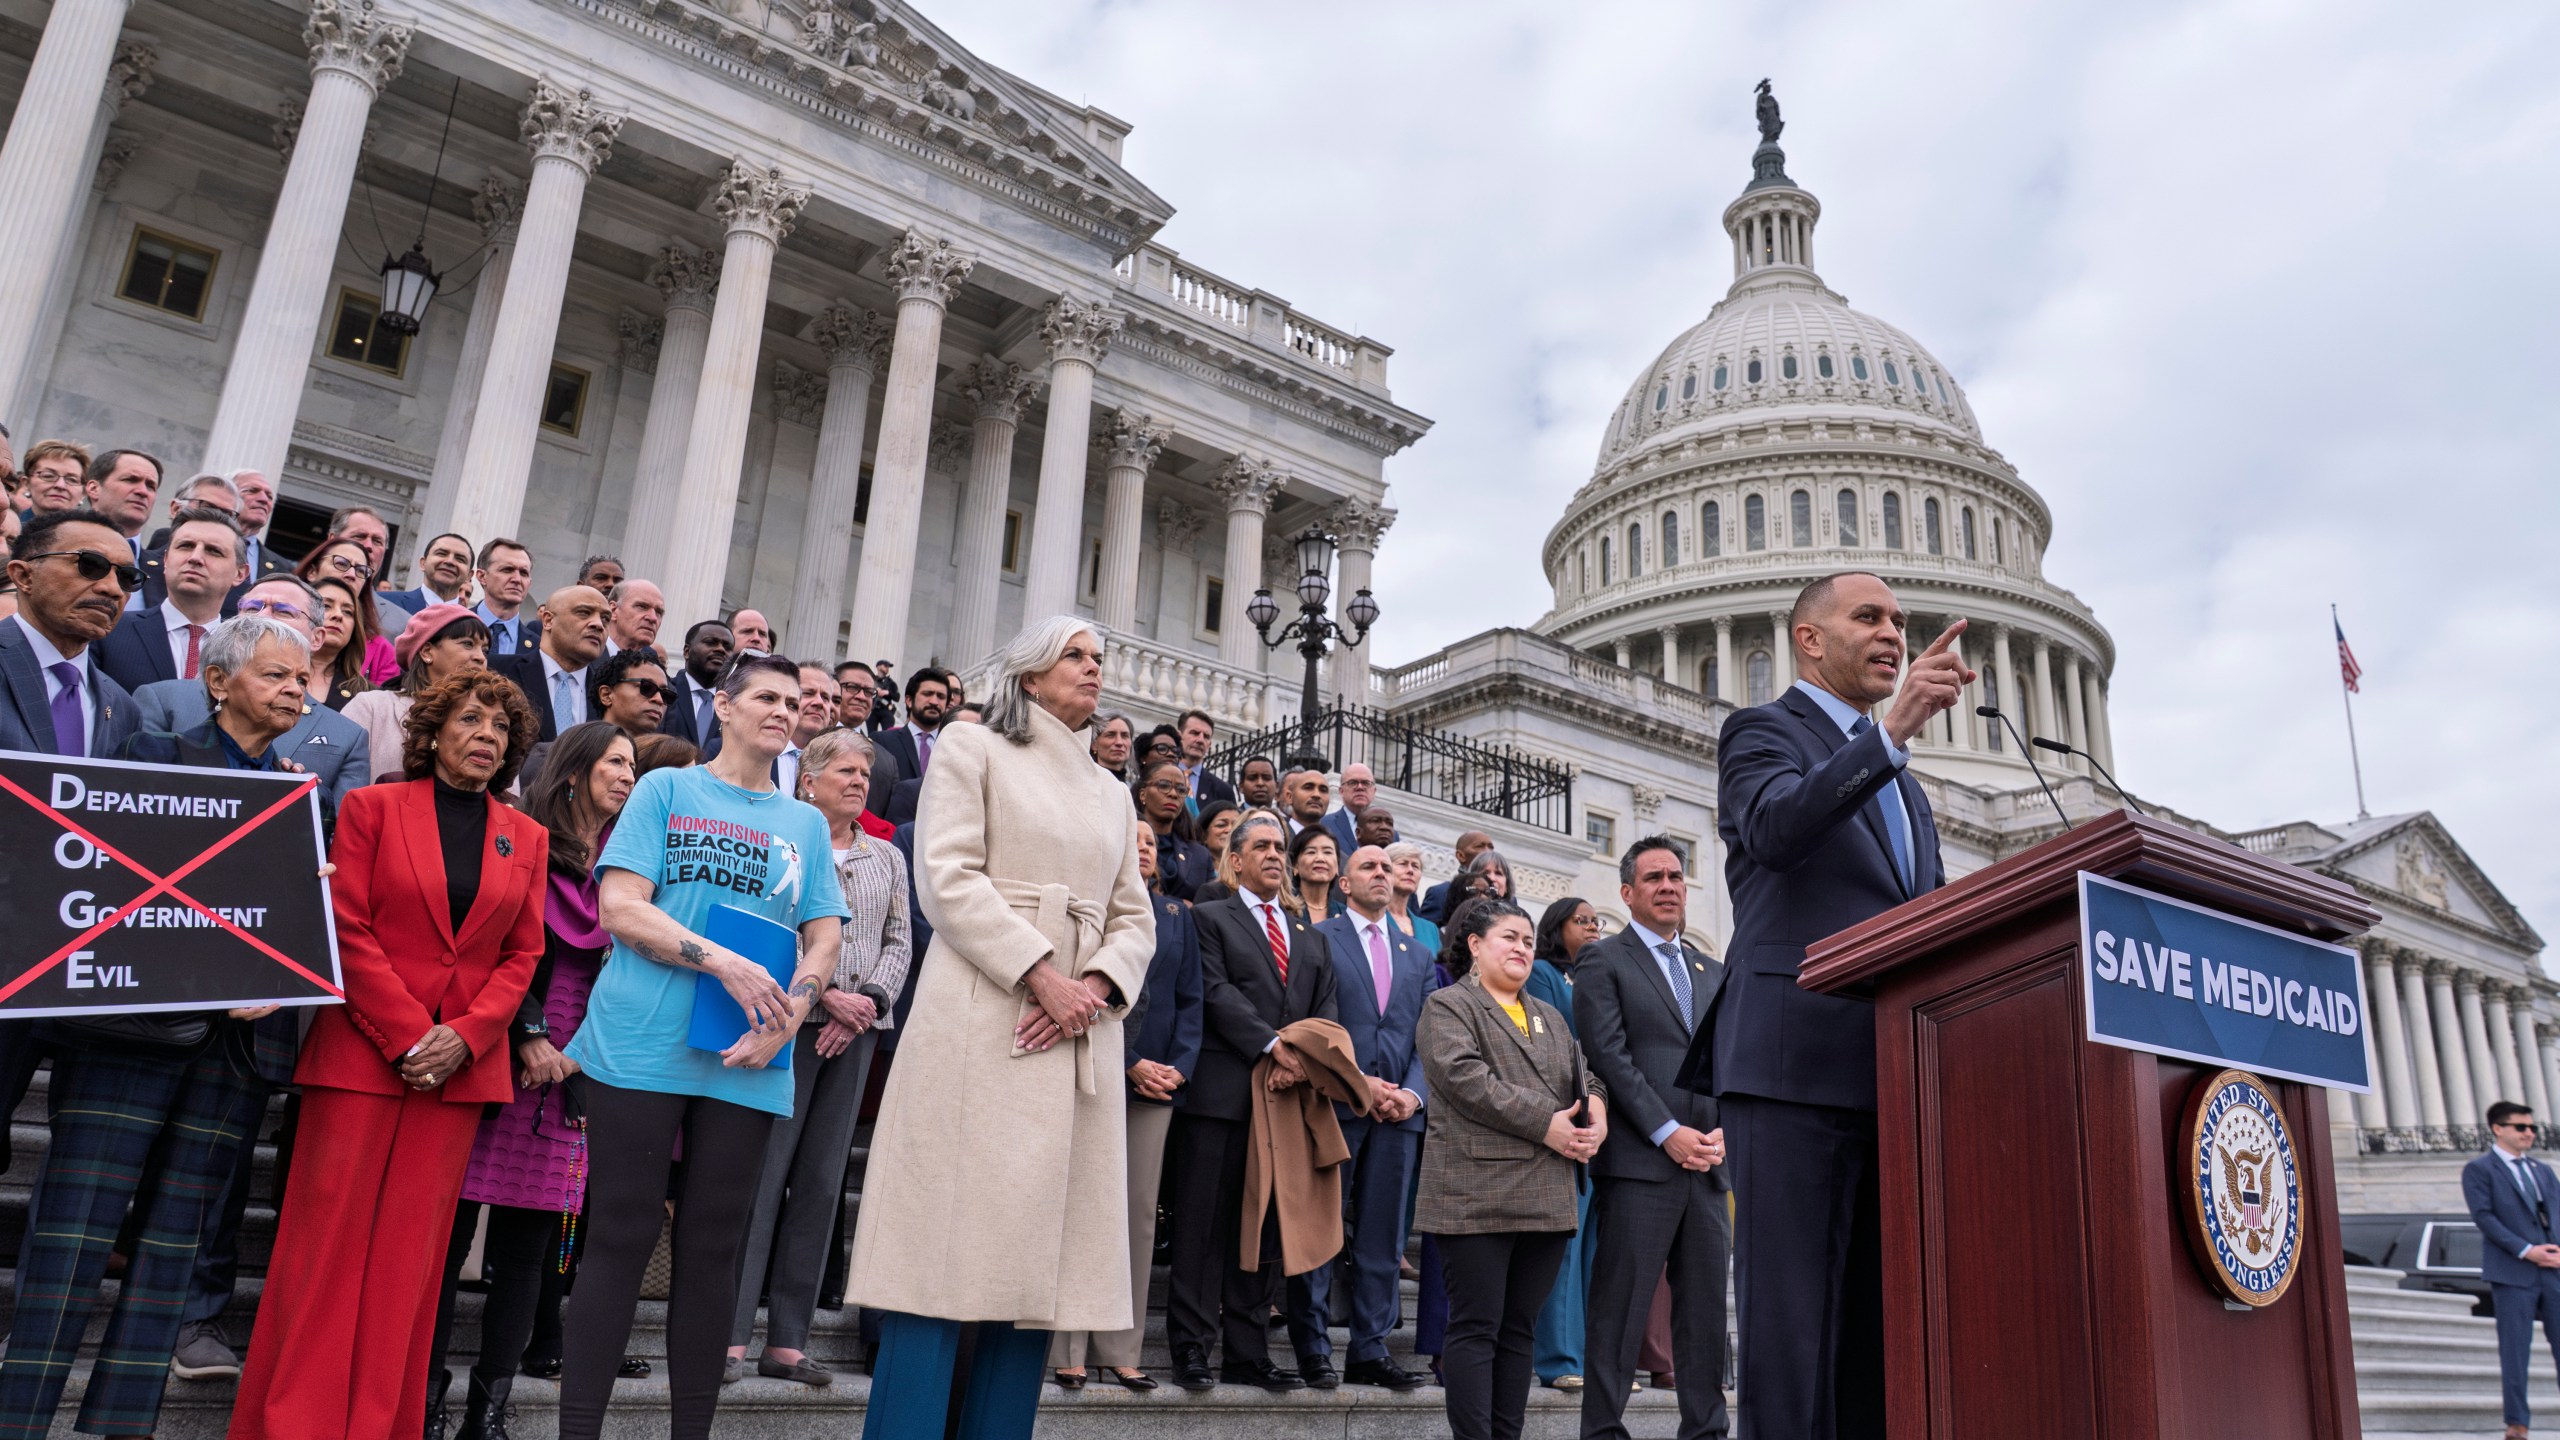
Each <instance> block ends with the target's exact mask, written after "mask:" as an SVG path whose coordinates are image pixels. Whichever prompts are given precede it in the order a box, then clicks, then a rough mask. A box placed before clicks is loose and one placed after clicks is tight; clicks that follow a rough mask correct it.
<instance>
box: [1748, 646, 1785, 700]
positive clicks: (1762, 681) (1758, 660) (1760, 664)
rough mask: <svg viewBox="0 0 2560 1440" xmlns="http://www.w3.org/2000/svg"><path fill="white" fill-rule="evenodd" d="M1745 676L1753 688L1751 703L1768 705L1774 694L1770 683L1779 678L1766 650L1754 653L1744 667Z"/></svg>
mask: <svg viewBox="0 0 2560 1440" xmlns="http://www.w3.org/2000/svg"><path fill="white" fill-rule="evenodd" d="M1743 674H1744V676H1745V678H1746V679H1747V680H1748V681H1749V682H1750V686H1751V689H1750V693H1749V699H1750V703H1751V704H1754V705H1766V704H1768V703H1769V701H1770V699H1771V698H1772V697H1773V693H1774V692H1772V691H1771V690H1770V688H1769V683H1770V681H1772V680H1773V679H1775V678H1776V677H1777V671H1776V670H1775V668H1774V667H1773V666H1772V665H1771V664H1770V661H1769V652H1768V651H1766V650H1754V651H1752V652H1751V658H1750V659H1749V660H1748V661H1746V662H1745V663H1744V665H1743Z"/></svg>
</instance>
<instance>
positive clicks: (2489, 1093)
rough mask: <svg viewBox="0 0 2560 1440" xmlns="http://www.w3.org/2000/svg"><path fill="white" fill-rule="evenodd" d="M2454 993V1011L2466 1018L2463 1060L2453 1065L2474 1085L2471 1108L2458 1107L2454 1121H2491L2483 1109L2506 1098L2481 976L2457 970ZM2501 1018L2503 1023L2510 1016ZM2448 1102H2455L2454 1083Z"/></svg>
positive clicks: (2461, 1045)
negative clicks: (2484, 1010) (2484, 1116)
mask: <svg viewBox="0 0 2560 1440" xmlns="http://www.w3.org/2000/svg"><path fill="white" fill-rule="evenodd" d="M2453 997H2454V1012H2455V1014H2457V1015H2458V1016H2460V1017H2461V1021H2462V1041H2461V1044H2460V1046H2459V1047H2458V1053H2459V1054H2460V1055H2461V1056H2462V1061H2461V1063H2460V1064H2458V1065H2455V1066H2453V1067H2452V1068H2454V1069H2456V1070H2460V1071H2462V1072H2464V1075H2465V1078H2466V1079H2467V1080H2468V1081H2469V1082H2470V1087H2471V1105H2470V1107H2469V1109H2467V1110H2464V1109H2459V1108H2457V1109H2456V1110H2455V1113H2454V1119H2453V1123H2455V1124H2456V1125H2480V1124H2485V1123H2487V1122H2486V1121H2485V1120H2483V1119H2482V1117H2481V1112H2482V1111H2484V1110H2486V1109H2488V1108H2489V1102H2490V1101H2492V1100H2496V1099H2500V1098H2502V1092H2501V1091H2500V1090H2499V1087H2498V1061H2497V1055H2496V1052H2495V1051H2493V1050H2492V1049H2491V1048H2490V1045H2489V1022H2488V1020H2487V1019H2486V1018H2485V1017H2484V1015H2483V1013H2482V1006H2481V995H2480V977H2479V976H2478V975H2475V974H2473V973H2472V972H2470V971H2468V970H2460V971H2456V972H2455V973H2454V976H2453ZM2498 1018H2499V1020H2500V1022H2501V1023H2503V1022H2504V1020H2505V1018H2506V1017H2505V1016H2503V1015H2502V1016H2500V1017H2498ZM2445 1103H2446V1104H2447V1105H2452V1104H2453V1103H2454V1102H2453V1092H2452V1090H2451V1088H2450V1087H2448V1088H2447V1090H2446V1092H2445Z"/></svg>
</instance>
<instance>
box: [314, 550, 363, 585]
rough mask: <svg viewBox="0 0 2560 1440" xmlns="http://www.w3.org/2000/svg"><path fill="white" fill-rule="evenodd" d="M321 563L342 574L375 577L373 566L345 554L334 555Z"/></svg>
mask: <svg viewBox="0 0 2560 1440" xmlns="http://www.w3.org/2000/svg"><path fill="white" fill-rule="evenodd" d="M320 563H321V564H323V565H326V566H328V567H329V568H331V569H333V570H335V571H337V572H338V573H339V574H341V575H356V576H361V577H362V578H364V579H367V580H370V579H372V578H373V567H372V566H370V565H367V564H366V563H364V562H363V561H361V560H356V559H351V558H349V557H347V556H345V555H332V556H330V557H329V558H328V559H326V560H323V561H321V562H320Z"/></svg>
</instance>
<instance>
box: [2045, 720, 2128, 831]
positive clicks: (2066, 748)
mask: <svg viewBox="0 0 2560 1440" xmlns="http://www.w3.org/2000/svg"><path fill="white" fill-rule="evenodd" d="M2031 743H2033V744H2034V745H2036V746H2037V747H2038V748H2040V749H2045V750H2052V751H2056V752H2058V753H2061V754H2064V755H2077V756H2079V757H2080V758H2081V759H2083V760H2086V761H2088V762H2089V764H2090V767H2091V768H2093V769H2095V770H2096V771H2097V772H2098V777H2099V778H2100V779H2102V780H2104V781H2106V782H2107V788H2108V789H2111V790H2113V791H2115V792H2116V794H2117V795H2118V796H2120V797H2122V799H2123V800H2124V803H2125V804H2127V805H2129V806H2131V807H2133V813H2135V814H2136V815H2148V814H2150V813H2151V812H2150V811H2148V810H2146V809H2144V808H2143V806H2142V802H2141V801H2139V800H2137V799H2135V798H2134V795H2133V792H2132V791H2130V790H2127V789H2126V788H2124V787H2123V786H2122V785H2119V784H2117V783H2116V777H2114V776H2113V775H2110V774H2108V773H2107V767H2106V766H2104V765H2101V764H2099V763H2098V757H2097V756H2095V755H2092V754H2090V753H2089V752H2088V751H2086V750H2082V749H2080V748H2078V747H2077V746H2072V745H2065V744H2063V743H2062V742H2061V741H2059V740H2047V739H2046V738H2044V737H2043V736H2041V735H2038V736H2037V737H2035V739H2034V740H2033V741H2032V742H2031Z"/></svg>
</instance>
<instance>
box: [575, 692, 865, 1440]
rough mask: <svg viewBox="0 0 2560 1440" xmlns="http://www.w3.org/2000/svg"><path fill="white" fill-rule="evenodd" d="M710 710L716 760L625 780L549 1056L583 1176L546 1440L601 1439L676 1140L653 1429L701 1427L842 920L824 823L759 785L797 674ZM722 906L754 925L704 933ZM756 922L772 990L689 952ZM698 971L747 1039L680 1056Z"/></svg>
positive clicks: (768, 774)
mask: <svg viewBox="0 0 2560 1440" xmlns="http://www.w3.org/2000/svg"><path fill="white" fill-rule="evenodd" d="M712 703H713V706H714V707H715V710H716V712H717V714H718V715H719V717H720V736H721V748H720V753H719V754H718V755H716V756H714V757H713V758H712V759H711V760H710V761H708V762H707V763H705V764H702V765H698V766H695V767H693V768H690V769H683V770H656V771H652V772H650V773H649V774H647V775H645V776H643V777H641V780H640V783H639V785H638V786H637V787H635V788H634V789H633V790H632V792H631V799H630V801H629V802H628V803H627V804H625V805H624V806H623V810H622V819H621V822H620V823H619V824H618V825H616V826H615V827H614V832H613V838H612V839H611V840H610V841H608V842H607V843H606V844H605V847H604V853H603V854H601V855H600V856H598V857H597V859H596V874H597V880H598V884H599V886H600V887H601V888H600V896H599V903H598V906H597V913H598V918H599V919H601V920H602V922H603V924H604V928H605V931H606V933H608V934H610V935H611V936H612V937H613V951H612V953H611V955H610V956H608V957H607V958H606V960H605V965H604V970H603V972H602V973H601V974H599V975H598V976H597V977H596V987H595V991H594V994H593V995H592V996H591V997H590V998H589V999H588V1002H587V1016H586V1021H585V1023H584V1024H582V1025H580V1026H579V1027H578V1034H577V1038H576V1039H574V1040H572V1041H570V1042H569V1048H568V1050H567V1051H566V1052H564V1053H566V1054H567V1056H568V1058H569V1059H571V1060H573V1061H576V1062H577V1064H578V1067H579V1069H580V1070H581V1071H582V1072H583V1073H584V1075H585V1080H586V1106H587V1155H588V1161H587V1164H588V1174H587V1211H586V1223H587V1240H586V1254H585V1258H584V1260H583V1261H582V1262H581V1264H580V1266H579V1269H580V1271H581V1273H580V1275H579V1277H578V1293H577V1294H576V1295H575V1296H574V1297H572V1298H571V1300H570V1303H569V1314H568V1319H567V1322H566V1326H565V1334H564V1336H563V1340H564V1342H565V1343H564V1344H563V1346H562V1352H563V1353H562V1355H561V1375H560V1434H561V1436H562V1440H595V1436H596V1435H597V1433H598V1432H599V1431H600V1430H601V1429H602V1428H603V1425H604V1409H605V1404H606V1402H607V1401H609V1400H610V1399H611V1398H612V1396H613V1381H614V1371H615V1370H616V1368H617V1367H619V1366H620V1365H621V1363H622V1353H623V1345H624V1343H625V1342H626V1341H628V1340H629V1339H630V1336H631V1316H632V1311H633V1308H634V1307H635V1306H636V1305H637V1304H638V1303H639V1296H640V1273H641V1271H642V1270H643V1269H644V1268H646V1266H647V1264H648V1261H649V1254H650V1252H651V1251H652V1250H653V1249H655V1248H656V1246H657V1241H658V1230H659V1226H660V1224H661V1222H662V1221H663V1219H664V1217H665V1209H664V1207H663V1204H662V1202H663V1201H664V1199H665V1198H666V1195H667V1174H668V1170H669V1168H670V1159H671V1156H672V1154H673V1152H674V1148H675V1146H676V1144H677V1142H678V1141H679V1140H681V1141H682V1143H683V1146H684V1161H685V1164H684V1176H683V1179H682V1181H681V1182H680V1185H679V1188H678V1190H677V1192H676V1197H675V1204H676V1210H675V1235H674V1246H673V1248H674V1257H675V1273H676V1275H677V1276H678V1281H677V1285H676V1292H675V1296H674V1298H673V1303H671V1304H670V1305H669V1306H668V1309H667V1383H668V1389H669V1392H670V1395H669V1400H670V1406H669V1408H670V1411H671V1414H670V1417H669V1420H670V1426H671V1428H672V1431H673V1433H675V1434H679V1435H687V1434H692V1435H707V1434H709V1433H710V1432H711V1418H712V1413H713V1411H714V1410H715V1409H716V1408H717V1407H718V1404H719V1400H720V1368H721V1362H722V1360H723V1358H724V1357H725V1354H726V1350H727V1347H728V1342H729V1316H730V1313H731V1312H732V1311H733V1310H734V1309H735V1308H736V1306H737V1286H738V1245H739V1242H740V1240H741V1239H742V1238H743V1237H744V1236H745V1234H746V1229H747V1212H748V1210H749V1208H750V1207H751V1206H752V1204H753V1202H754V1200H755V1190H756V1178H757V1176H758V1174H759V1173H760V1172H761V1171H762V1169H763V1166H764V1149H765V1139H766V1133H767V1132H768V1131H769V1130H770V1129H771V1128H772V1126H773V1119H774V1117H775V1116H777V1115H788V1114H790V1113H791V1072H790V1071H789V1070H787V1069H769V1068H767V1066H768V1064H769V1063H770V1062H771V1061H772V1060H773V1058H774V1057H775V1056H776V1055H778V1054H781V1053H783V1052H784V1050H785V1048H786V1047H787V1046H789V1044H790V1043H791V1039H792V1036H793V1035H794V1034H795V1033H796V1032H797V1031H798V1030H799V1028H800V1022H801V1021H802V1020H803V1019H805V1018H807V1016H808V1014H809V1012H810V1009H811V1007H812V1006H814V1005H815V1004H816V1003H817V999H818V995H819V993H820V992H821V991H822V990H823V989H824V988H825V986H826V982H827V977H828V976H829V975H831V974H833V973H834V970H835V965H836V959H837V955H838V953H839V951H840V949H841V948H842V947H841V941H840V931H841V928H842V922H843V920H844V917H845V915H846V913H847V912H846V909H845V904H844V895H843V891H842V887H841V886H840V885H839V884H838V882H837V880H836V870H835V866H834V865H833V864H831V863H830V858H831V854H832V852H831V851H830V849H829V842H828V839H827V822H826V817H824V816H822V815H820V814H819V813H818V812H817V811H816V810H815V809H813V808H812V807H810V806H808V805H806V804H803V803H802V802H800V801H798V800H794V799H792V798H791V797H789V796H787V795H784V794H783V793H782V792H781V791H780V790H778V789H776V788H775V787H774V783H773V773H774V759H775V757H776V756H779V755H780V754H781V753H782V751H783V747H784V746H785V745H787V744H788V743H789V742H790V739H791V732H792V729H793V727H794V726H795V725H796V724H797V722H798V712H799V708H800V672H799V669H798V667H796V666H794V665H793V664H792V663H791V662H790V661H788V660H783V659H779V658H776V657H773V656H767V655H750V656H747V657H745V658H743V659H741V660H740V661H739V662H738V663H737V665H736V666H735V667H734V668H732V669H731V670H730V671H729V673H728V674H727V675H726V676H724V677H722V679H721V681H720V687H719V691H718V694H717V695H716V696H715V698H714V699H713V702H712ZM724 908H725V909H732V910H739V911H744V912H746V915H747V916H749V917H753V918H751V919H746V920H744V921H741V920H740V917H737V916H721V917H718V918H716V919H715V914H716V912H718V911H720V910H722V909H724ZM758 920H762V921H766V922H771V924H773V925H778V926H782V927H786V928H787V929H788V930H792V931H797V932H798V947H797V948H798V960H799V963H798V965H797V967H796V968H795V969H794V970H793V972H792V975H791V980H790V984H789V987H788V989H787V990H786V988H785V987H784V985H783V984H782V983H781V982H780V981H778V980H776V979H775V978H774V977H773V975H772V974H770V973H768V972H767V971H766V969H765V968H764V966H763V965H760V964H758V963H757V962H756V961H755V960H752V959H749V958H747V957H746V956H743V955H740V954H738V953H737V952H735V951H734V950H731V949H729V948H727V947H724V946H722V945H719V944H716V943H714V942H713V941H712V940H710V939H709V938H707V935H708V932H709V931H710V930H712V929H713V928H715V927H727V926H730V925H733V924H735V925H740V926H741V928H742V929H743V930H746V931H752V930H754V929H755V928H756V921H758ZM723 933H733V932H731V931H729V930H728V929H726V928H723ZM740 943H744V942H743V941H742V942H740ZM705 975H708V976H711V977H713V978H714V979H716V980H717V981H718V982H719V983H720V985H721V987H722V988H723V989H725V990H726V991H727V992H728V995H729V997H730V998H731V999H732V1000H735V1001H736V1002H737V1005H738V1007H739V1009H741V1010H743V1011H745V1012H746V1017H747V1029H746V1032H745V1033H744V1034H743V1035H740V1036H739V1037H738V1038H737V1040H736V1041H735V1042H734V1043H732V1044H730V1045H729V1046H728V1047H727V1048H726V1049H724V1050H705V1049H695V1048H693V1046H692V1045H691V1044H689V1043H688V1036H689V1032H690V1031H691V1029H692V1022H693V1012H694V996H695V990H696V988H697V982H698V981H699V980H700V978H701V977H702V976H705Z"/></svg>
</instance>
